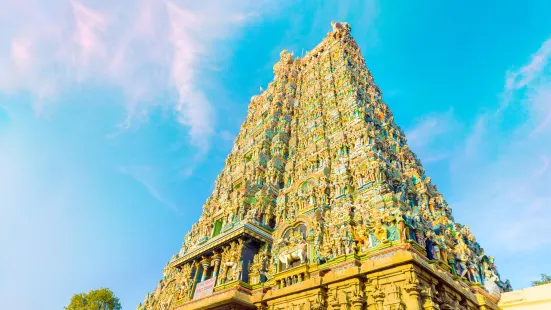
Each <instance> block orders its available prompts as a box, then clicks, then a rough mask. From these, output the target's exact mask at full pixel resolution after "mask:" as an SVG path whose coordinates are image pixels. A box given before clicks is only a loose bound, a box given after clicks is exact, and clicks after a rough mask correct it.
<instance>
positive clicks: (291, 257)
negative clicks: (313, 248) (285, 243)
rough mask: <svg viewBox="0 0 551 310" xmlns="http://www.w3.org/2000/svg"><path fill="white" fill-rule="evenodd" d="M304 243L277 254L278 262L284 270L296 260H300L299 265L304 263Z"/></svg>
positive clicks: (305, 247) (305, 246)
mask: <svg viewBox="0 0 551 310" xmlns="http://www.w3.org/2000/svg"><path fill="white" fill-rule="evenodd" d="M306 250H307V245H306V242H302V243H299V244H297V246H296V247H292V248H290V249H285V250H283V251H281V253H279V261H280V262H281V263H282V264H283V265H284V266H283V267H284V269H287V268H288V267H289V265H290V264H291V263H293V262H295V261H297V260H300V263H301V264H304V263H305V262H306Z"/></svg>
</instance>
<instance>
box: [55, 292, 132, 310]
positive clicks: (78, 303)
mask: <svg viewBox="0 0 551 310" xmlns="http://www.w3.org/2000/svg"><path fill="white" fill-rule="evenodd" d="M65 309H66V310H121V309H122V307H121V303H120V301H119V299H118V298H117V297H116V296H115V294H114V293H113V292H112V291H111V290H110V289H108V288H100V289H99V290H91V291H89V292H88V293H86V294H85V293H79V294H75V295H73V297H72V298H71V303H70V304H69V306H67V307H65Z"/></svg>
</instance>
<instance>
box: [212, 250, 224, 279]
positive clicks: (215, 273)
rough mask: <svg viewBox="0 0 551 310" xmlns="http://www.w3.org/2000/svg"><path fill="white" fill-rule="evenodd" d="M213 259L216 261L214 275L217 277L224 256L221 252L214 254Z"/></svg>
mask: <svg viewBox="0 0 551 310" xmlns="http://www.w3.org/2000/svg"><path fill="white" fill-rule="evenodd" d="M212 261H213V262H214V272H213V277H215V278H216V277H217V276H218V272H220V262H221V261H222V256H221V255H220V253H216V254H214V256H213V257H212Z"/></svg>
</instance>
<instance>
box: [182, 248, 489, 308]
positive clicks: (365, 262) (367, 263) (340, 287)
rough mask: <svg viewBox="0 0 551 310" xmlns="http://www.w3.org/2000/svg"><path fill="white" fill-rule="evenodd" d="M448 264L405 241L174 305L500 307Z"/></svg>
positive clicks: (239, 285)
mask: <svg viewBox="0 0 551 310" xmlns="http://www.w3.org/2000/svg"><path fill="white" fill-rule="evenodd" d="M446 267H447V266H446V265H445V264H443V263H442V262H429V261H428V260H427V259H426V258H425V257H424V255H423V254H422V253H421V252H418V251H417V250H416V249H415V248H414V247H412V246H411V245H410V244H402V245H398V246H392V247H389V248H388V249H386V250H384V251H378V252H377V253H375V254H373V255H371V256H370V255H364V256H357V255H354V254H352V255H343V256H342V257H339V258H336V259H335V260H333V261H332V262H330V263H328V264H321V265H301V266H297V267H294V268H292V269H289V270H285V271H284V272H281V273H278V274H276V276H274V277H273V278H271V279H269V280H268V281H267V282H265V283H261V284H258V285H254V286H250V285H248V284H246V283H244V282H240V281H237V282H235V283H230V284H228V285H225V286H224V287H218V288H216V289H215V291H214V292H213V294H212V295H210V296H208V297H204V298H201V299H196V300H191V301H185V302H177V303H176V304H175V305H174V307H173V309H178V310H183V309H270V310H272V309H273V310H283V309H293V310H294V309H297V310H298V309H301V310H307V309H368V310H399V309H433V310H437V309H461V310H463V309H465V310H467V309H468V310H470V309H481V310H485V309H499V308H498V306H497V304H496V303H497V300H496V298H495V297H494V296H491V295H489V294H488V293H487V292H486V291H484V289H483V288H481V287H479V286H477V285H472V286H470V285H468V284H467V283H466V282H465V281H464V280H461V279H458V278H457V277H454V276H453V275H452V274H451V273H450V272H449V271H448V270H449V269H448V268H446ZM290 279H291V280H290Z"/></svg>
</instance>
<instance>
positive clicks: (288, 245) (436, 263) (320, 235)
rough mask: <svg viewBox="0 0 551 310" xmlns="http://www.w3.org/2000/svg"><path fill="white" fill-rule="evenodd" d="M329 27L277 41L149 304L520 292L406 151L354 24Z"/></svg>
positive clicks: (417, 302)
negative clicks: (300, 43)
mask: <svg viewBox="0 0 551 310" xmlns="http://www.w3.org/2000/svg"><path fill="white" fill-rule="evenodd" d="M332 28H333V29H332V31H331V32H329V33H328V35H327V37H326V38H325V39H323V40H322V42H321V43H320V44H319V45H318V46H316V47H315V48H314V49H313V50H312V51H310V52H308V53H307V54H306V55H305V56H304V57H301V58H298V57H293V54H292V53H289V52H287V51H283V52H281V54H280V60H279V61H278V62H277V63H276V64H275V65H274V68H273V69H274V80H273V81H272V82H271V83H270V84H269V85H268V87H267V89H266V90H265V91H264V90H263V91H261V93H260V94H259V95H257V96H254V97H252V98H251V102H250V105H249V110H248V115H247V118H246V120H245V122H244V123H243V125H242V126H241V130H240V132H239V134H238V135H237V137H236V139H235V142H234V147H233V149H232V151H231V153H230V154H229V155H228V157H227V159H226V163H225V166H224V169H223V170H222V172H221V173H220V175H219V176H218V177H217V179H216V181H215V186H214V191H213V193H212V195H211V196H210V197H209V198H208V199H207V201H206V202H205V204H204V206H203V213H202V215H201V217H200V218H199V220H198V222H197V223H196V224H194V225H193V226H192V228H191V230H190V231H189V233H187V234H186V236H185V237H184V242H183V244H182V247H181V249H180V250H179V251H178V253H177V254H175V255H174V256H173V257H172V259H171V260H170V262H169V263H168V265H167V267H166V268H165V272H164V274H163V279H162V280H161V281H160V282H159V284H158V286H157V289H156V290H155V291H154V293H152V294H148V295H147V296H146V299H145V300H144V303H143V304H142V305H140V306H139V307H138V308H139V309H176V308H181V309H184V308H185V309H188V308H189V309H193V308H201V307H203V308H216V307H226V306H227V305H234V304H235V303H237V304H239V307H253V305H254V307H258V308H261V309H377V310H386V309H485V308H490V309H494V308H495V304H494V302H495V301H496V300H497V299H499V295H500V293H501V292H502V291H507V290H510V289H511V286H510V284H509V283H508V281H502V280H501V278H500V276H499V273H498V271H497V268H496V266H495V264H494V258H493V257H492V256H489V255H487V254H486V253H485V252H484V249H483V248H482V247H481V246H480V245H479V244H478V242H476V239H475V237H474V236H473V234H472V233H471V231H470V230H469V227H468V226H464V225H461V224H459V223H457V222H455V221H454V218H453V216H452V213H451V208H450V206H449V205H448V204H447V203H446V201H445V200H444V198H443V196H442V195H441V193H440V192H439V191H438V190H437V188H436V186H435V185H434V184H433V183H432V181H431V179H430V177H428V176H427V175H425V171H424V169H423V167H422V165H421V163H420V161H419V159H418V158H417V157H416V156H415V154H414V153H413V152H412V151H411V150H410V149H409V147H408V145H407V140H406V137H405V135H404V133H403V131H402V130H401V128H400V127H399V126H397V125H396V124H395V122H394V118H393V115H392V112H391V111H390V108H389V107H388V105H387V104H386V103H385V102H384V101H383V98H382V92H381V90H380V89H379V88H378V87H377V85H376V84H375V82H374V80H373V76H372V75H371V72H370V71H369V70H368V69H367V67H366V64H365V60H364V58H363V57H362V55H361V53H360V49H359V47H358V45H357V44H356V41H355V40H354V39H353V38H352V36H351V28H350V26H349V25H348V24H346V23H333V24H332ZM397 249H399V251H398V250H397ZM396 253H409V254H408V255H412V256H411V257H413V258H411V259H406V258H405V257H403V255H406V254H400V255H402V256H400V255H398V256H397V254H396ZM385 262H389V265H385V266H386V267H385V268H382V269H381V268H380V270H379V269H376V268H375V267H376V266H378V265H381V264H383V265H384V263H385ZM381 266H382V265H381ZM212 278H215V283H216V286H215V287H214V288H213V290H212V293H211V296H210V297H208V298H207V299H206V300H203V301H202V300H194V299H193V292H194V290H195V288H196V287H197V285H198V283H201V282H202V281H207V280H210V279H212ZM210 281H214V280H210ZM259 298H260V299H259Z"/></svg>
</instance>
